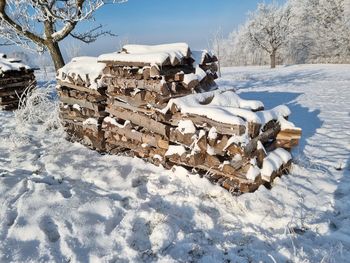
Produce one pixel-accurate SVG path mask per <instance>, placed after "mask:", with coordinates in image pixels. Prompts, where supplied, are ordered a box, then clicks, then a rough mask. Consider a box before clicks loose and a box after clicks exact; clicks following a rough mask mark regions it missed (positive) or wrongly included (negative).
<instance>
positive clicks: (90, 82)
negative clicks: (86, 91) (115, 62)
mask: <svg viewBox="0 0 350 263" xmlns="http://www.w3.org/2000/svg"><path fill="white" fill-rule="evenodd" d="M105 67H106V64H104V63H101V62H98V61H97V57H76V58H73V59H72V61H71V62H69V63H68V64H66V65H65V66H64V67H62V68H60V69H59V70H58V72H57V79H58V80H61V81H66V82H67V81H68V82H70V83H72V82H74V81H77V80H82V81H83V82H84V83H85V86H86V87H87V88H90V89H94V90H97V89H98V88H99V87H100V86H101V84H102V83H101V77H102V74H103V72H102V71H103V69H104V68H105ZM73 84H74V83H73Z"/></svg>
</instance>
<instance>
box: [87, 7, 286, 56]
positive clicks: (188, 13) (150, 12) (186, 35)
mask: <svg viewBox="0 0 350 263" xmlns="http://www.w3.org/2000/svg"><path fill="white" fill-rule="evenodd" d="M258 2H261V1H258V0H247V1H242V0H241V1H240V0H129V1H128V2H127V3H124V4H114V5H106V6H104V7H103V8H101V9H100V10H99V11H98V12H97V14H96V22H95V23H100V24H103V25H106V29H109V30H111V31H112V32H113V33H115V34H117V35H118V36H119V38H102V39H101V40H99V41H97V42H95V43H93V44H90V45H89V46H86V47H84V52H85V53H88V54H89V55H97V54H100V53H102V52H111V51H115V50H117V49H118V48H119V46H120V42H123V41H124V40H125V39H128V41H129V42H130V43H143V44H158V43H168V42H187V43H189V44H190V46H191V47H193V48H196V49H199V48H207V47H208V42H209V40H210V38H211V35H212V34H213V33H214V32H216V31H217V30H218V29H220V28H221V30H222V32H223V35H224V36H225V35H228V34H229V32H231V31H232V30H233V29H234V28H237V27H238V26H239V25H240V24H242V23H244V21H245V19H246V15H247V13H248V12H249V11H253V10H255V8H256V6H257V3H258ZM265 2H270V1H265ZM278 2H284V1H283V0H280V1H278ZM89 25H91V24H90V23H89ZM86 26H88V25H86V24H85V25H83V26H82V28H86Z"/></svg>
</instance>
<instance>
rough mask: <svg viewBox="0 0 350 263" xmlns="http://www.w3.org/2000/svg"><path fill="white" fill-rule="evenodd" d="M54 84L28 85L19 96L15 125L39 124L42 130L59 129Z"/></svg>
mask: <svg viewBox="0 0 350 263" xmlns="http://www.w3.org/2000/svg"><path fill="white" fill-rule="evenodd" d="M55 96H56V95H55V85H46V86H43V87H36V88H35V89H32V87H28V89H27V91H26V92H25V93H24V94H23V95H22V96H21V100H20V104H19V108H18V110H17V111H16V112H15V118H16V122H17V127H19V128H23V127H24V126H26V125H28V124H29V125H30V124H40V127H41V128H42V129H44V130H51V129H61V128H62V125H61V123H60V119H59V102H58V101H57V100H56V98H55Z"/></svg>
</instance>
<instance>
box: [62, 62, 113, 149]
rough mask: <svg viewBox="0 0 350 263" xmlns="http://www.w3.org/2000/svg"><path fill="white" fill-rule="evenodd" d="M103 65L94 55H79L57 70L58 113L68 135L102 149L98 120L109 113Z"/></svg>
mask: <svg viewBox="0 0 350 263" xmlns="http://www.w3.org/2000/svg"><path fill="white" fill-rule="evenodd" d="M104 68H105V64H103V63H98V62H97V58H95V57H78V58H74V59H73V60H72V61H71V62H70V63H68V64H67V65H65V66H64V67H63V68H61V69H59V70H58V73H57V84H58V85H57V90H58V94H59V96H60V101H61V105H60V116H61V119H62V123H63V125H64V127H65V128H66V131H67V133H68V135H69V138H70V139H71V140H73V141H79V142H81V143H82V144H84V145H86V146H88V147H90V148H92V149H96V150H98V151H104V150H105V148H104V134H103V132H102V130H101V123H102V120H103V118H104V117H105V116H106V115H108V114H107V113H106V112H105V108H106V101H107V96H106V94H105V92H106V87H105V86H104V85H103V83H102V82H101V77H102V71H103V69H104Z"/></svg>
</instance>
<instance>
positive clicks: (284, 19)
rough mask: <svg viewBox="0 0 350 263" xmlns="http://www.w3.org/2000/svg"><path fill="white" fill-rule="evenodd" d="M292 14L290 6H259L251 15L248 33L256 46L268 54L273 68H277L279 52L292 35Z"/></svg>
mask: <svg viewBox="0 0 350 263" xmlns="http://www.w3.org/2000/svg"><path fill="white" fill-rule="evenodd" d="M290 20H291V12H290V8H289V7H288V6H286V7H279V6H277V5H276V4H274V3H273V4H259V5H258V9H257V10H256V11H255V12H254V13H252V14H251V16H250V22H249V24H248V32H249V36H250V39H251V41H252V42H253V44H255V46H257V47H258V48H261V49H263V50H265V51H266V52H268V54H269V55H270V62H271V68H275V67H276V55H277V51H278V50H279V49H280V48H281V47H282V46H283V45H285V44H286V43H287V41H288V37H289V35H290V34H291V30H292V28H291V27H290Z"/></svg>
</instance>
